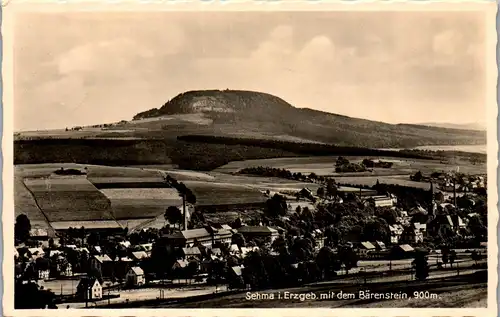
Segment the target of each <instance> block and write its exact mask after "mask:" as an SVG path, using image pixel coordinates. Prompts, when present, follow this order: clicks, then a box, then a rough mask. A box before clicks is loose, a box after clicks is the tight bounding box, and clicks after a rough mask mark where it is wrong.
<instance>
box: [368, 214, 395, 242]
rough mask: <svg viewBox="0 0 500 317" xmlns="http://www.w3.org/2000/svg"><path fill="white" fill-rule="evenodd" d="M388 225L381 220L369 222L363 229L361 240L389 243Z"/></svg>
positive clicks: (376, 219)
mask: <svg viewBox="0 0 500 317" xmlns="http://www.w3.org/2000/svg"><path fill="white" fill-rule="evenodd" d="M390 235H391V233H390V230H389V224H388V223H387V221H385V219H383V218H375V220H372V221H369V222H367V223H366V224H365V226H364V228H363V240H366V241H383V242H386V243H387V242H389V240H390Z"/></svg>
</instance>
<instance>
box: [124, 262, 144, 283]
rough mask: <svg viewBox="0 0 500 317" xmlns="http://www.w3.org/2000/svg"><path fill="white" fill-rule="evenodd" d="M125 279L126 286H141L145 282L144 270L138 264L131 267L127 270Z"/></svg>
mask: <svg viewBox="0 0 500 317" xmlns="http://www.w3.org/2000/svg"><path fill="white" fill-rule="evenodd" d="M125 280H126V281H127V282H126V283H127V285H128V286H141V285H144V284H145V283H146V279H145V277H144V271H143V270H142V269H141V268H140V267H138V266H134V267H131V268H130V270H128V272H127V275H126V276H125Z"/></svg>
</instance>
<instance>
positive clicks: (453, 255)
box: [450, 250, 457, 267]
mask: <svg viewBox="0 0 500 317" xmlns="http://www.w3.org/2000/svg"><path fill="white" fill-rule="evenodd" d="M456 259H457V252H455V250H451V251H450V266H451V267H453V263H455V260H456Z"/></svg>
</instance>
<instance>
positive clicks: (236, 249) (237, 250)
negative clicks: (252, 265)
mask: <svg viewBox="0 0 500 317" xmlns="http://www.w3.org/2000/svg"><path fill="white" fill-rule="evenodd" d="M229 251H231V252H239V251H240V248H239V247H238V245H237V244H231V246H230V247H229Z"/></svg>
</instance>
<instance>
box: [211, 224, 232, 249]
mask: <svg viewBox="0 0 500 317" xmlns="http://www.w3.org/2000/svg"><path fill="white" fill-rule="evenodd" d="M206 229H207V231H208V232H209V233H210V235H211V236H212V246H213V245H215V244H218V243H221V244H230V243H231V239H232V237H233V234H234V230H232V229H223V228H222V227H221V228H215V227H213V226H207V227H206Z"/></svg>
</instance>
